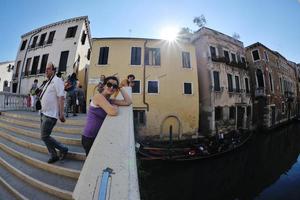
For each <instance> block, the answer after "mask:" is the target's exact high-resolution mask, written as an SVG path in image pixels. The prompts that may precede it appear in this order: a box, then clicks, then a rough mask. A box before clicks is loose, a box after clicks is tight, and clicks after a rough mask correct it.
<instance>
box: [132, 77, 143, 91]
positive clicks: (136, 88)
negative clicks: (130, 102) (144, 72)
mask: <svg viewBox="0 0 300 200" xmlns="http://www.w3.org/2000/svg"><path fill="white" fill-rule="evenodd" d="M133 83H134V85H133V87H132V93H136V94H139V93H141V81H140V80H134V81H133Z"/></svg>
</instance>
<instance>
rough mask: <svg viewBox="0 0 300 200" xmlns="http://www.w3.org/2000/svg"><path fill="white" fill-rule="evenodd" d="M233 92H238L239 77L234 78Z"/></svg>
mask: <svg viewBox="0 0 300 200" xmlns="http://www.w3.org/2000/svg"><path fill="white" fill-rule="evenodd" d="M235 91H236V92H240V77H238V76H235Z"/></svg>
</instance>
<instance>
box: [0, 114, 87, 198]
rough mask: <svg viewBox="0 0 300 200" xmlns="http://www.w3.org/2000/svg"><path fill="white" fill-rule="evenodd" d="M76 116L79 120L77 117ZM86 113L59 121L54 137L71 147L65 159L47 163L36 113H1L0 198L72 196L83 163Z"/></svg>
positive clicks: (46, 151) (45, 149)
mask: <svg viewBox="0 0 300 200" xmlns="http://www.w3.org/2000/svg"><path fill="white" fill-rule="evenodd" d="M75 119H76V120H75ZM84 122H85V116H84V115H81V116H79V117H75V118H74V119H71V120H69V119H67V123H65V124H62V123H57V125H56V126H55V128H54V130H53V133H52V136H53V137H54V138H56V139H57V140H58V141H60V142H61V143H63V144H65V145H66V146H67V147H68V148H69V153H68V155H67V157H66V159H64V160H62V161H57V162H55V163H53V164H48V163H47V160H48V158H49V155H48V150H47V148H46V147H45V144H44V142H43V141H42V140H41V139H40V117H39V115H38V114H37V113H36V112H19V111H17V112H16V111H15V112H11V111H10V112H2V113H1V115H0V199H24V200H27V199H43V200H50V199H72V192H73V190H74V187H75V185H76V183H77V179H78V177H79V174H80V170H81V168H82V166H83V164H84V160H85V153H84V149H83V148H82V146H81V131H82V129H83V125H84Z"/></svg>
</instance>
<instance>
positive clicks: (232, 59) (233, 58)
mask: <svg viewBox="0 0 300 200" xmlns="http://www.w3.org/2000/svg"><path fill="white" fill-rule="evenodd" d="M231 61H232V62H235V63H236V55H235V54H234V53H231Z"/></svg>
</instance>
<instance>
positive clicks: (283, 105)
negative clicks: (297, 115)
mask: <svg viewBox="0 0 300 200" xmlns="http://www.w3.org/2000/svg"><path fill="white" fill-rule="evenodd" d="M281 112H282V113H285V103H284V102H282V103H281Z"/></svg>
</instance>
